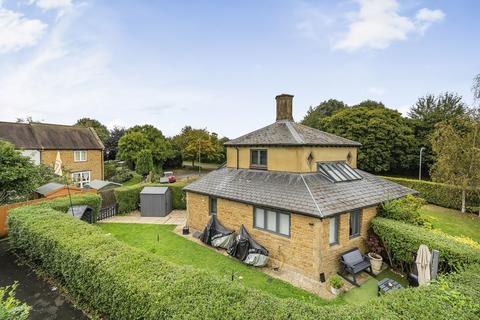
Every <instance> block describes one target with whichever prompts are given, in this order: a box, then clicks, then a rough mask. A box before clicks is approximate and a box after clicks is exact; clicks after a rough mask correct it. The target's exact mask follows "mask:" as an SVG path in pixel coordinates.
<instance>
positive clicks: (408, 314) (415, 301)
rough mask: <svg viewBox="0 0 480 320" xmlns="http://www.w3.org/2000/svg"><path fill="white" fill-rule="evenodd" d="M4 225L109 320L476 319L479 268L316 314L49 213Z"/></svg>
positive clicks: (29, 211) (23, 213)
mask: <svg viewBox="0 0 480 320" xmlns="http://www.w3.org/2000/svg"><path fill="white" fill-rule="evenodd" d="M396 223H398V222H396ZM8 225H9V230H10V242H11V245H12V248H14V249H15V250H17V252H19V253H22V254H24V256H25V257H27V258H30V260H31V261H35V262H36V263H37V266H38V267H39V268H40V269H41V270H42V271H44V272H46V273H47V274H48V275H49V276H51V277H53V278H54V279H56V281H57V282H59V284H60V285H62V286H63V287H64V288H65V290H66V291H67V292H68V293H69V294H70V296H71V297H72V298H73V299H74V300H75V302H76V303H77V304H79V305H81V306H83V307H85V308H88V309H89V310H92V311H93V312H96V315H97V316H98V317H105V318H108V319H166V318H168V319H198V318H201V319H414V318H417V319H476V318H477V316H478V313H479V312H480V307H479V304H478V299H477V298H478V296H479V295H480V266H478V265H477V266H471V267H469V269H467V270H466V271H464V272H463V273H459V274H454V275H451V276H449V277H447V278H442V279H441V280H440V281H439V282H438V283H437V282H434V283H432V284H431V285H429V286H424V287H421V288H415V289H404V290H397V291H394V292H392V293H391V294H388V295H386V296H384V297H382V298H378V299H374V300H372V301H371V302H369V303H368V304H365V305H362V306H353V305H344V306H338V305H334V306H324V307H321V306H316V305H313V304H310V303H305V302H300V301H297V300H294V299H280V298H276V297H273V296H270V295H268V294H265V293H263V292H259V291H257V290H254V289H249V288H245V287H244V286H242V285H241V284H240V283H238V282H230V281H229V280H227V279H225V278H219V277H216V276H214V275H213V274H211V273H208V272H207V271H200V270H195V269H193V268H191V267H180V266H176V265H173V264H170V263H168V262H165V261H163V260H162V258H161V257H159V256H156V255H154V254H152V253H149V252H145V251H143V250H141V249H137V248H133V247H130V246H128V245H126V244H124V243H122V242H120V241H118V240H116V239H115V238H113V237H112V236H111V235H108V234H105V233H103V231H102V230H101V229H99V228H98V227H96V226H92V225H89V224H86V223H82V222H81V221H79V220H77V219H74V218H72V217H70V216H68V215H64V214H61V213H58V212H56V211H55V210H53V209H51V208H45V207H35V208H32V207H22V208H17V209H15V210H12V212H11V213H10V215H9V217H8ZM52 225H54V226H55V228H52Z"/></svg>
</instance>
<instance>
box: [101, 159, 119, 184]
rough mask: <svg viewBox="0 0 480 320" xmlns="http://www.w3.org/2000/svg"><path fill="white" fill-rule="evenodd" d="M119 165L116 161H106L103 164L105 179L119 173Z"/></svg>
mask: <svg viewBox="0 0 480 320" xmlns="http://www.w3.org/2000/svg"><path fill="white" fill-rule="evenodd" d="M117 166H118V164H117V162H116V161H112V160H111V161H105V163H104V165H103V171H104V176H105V180H110V179H111V178H112V177H113V176H114V175H115V174H116V173H117Z"/></svg>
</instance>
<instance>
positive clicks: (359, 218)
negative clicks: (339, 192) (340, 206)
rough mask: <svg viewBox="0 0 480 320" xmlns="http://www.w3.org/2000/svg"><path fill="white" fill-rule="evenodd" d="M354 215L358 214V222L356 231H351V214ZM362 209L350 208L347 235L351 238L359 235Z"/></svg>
mask: <svg viewBox="0 0 480 320" xmlns="http://www.w3.org/2000/svg"><path fill="white" fill-rule="evenodd" d="M355 215H358V223H357V225H356V227H357V230H356V231H357V232H355V233H353V231H354V230H353V229H354V228H353V227H352V222H353V216H355ZM361 228H362V209H356V210H352V211H351V212H350V226H349V231H348V235H349V236H350V239H353V238H356V237H359V236H360V233H361V231H362V229H361Z"/></svg>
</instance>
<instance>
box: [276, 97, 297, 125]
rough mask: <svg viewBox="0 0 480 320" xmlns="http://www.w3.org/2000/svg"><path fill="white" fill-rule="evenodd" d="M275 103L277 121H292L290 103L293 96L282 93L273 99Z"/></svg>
mask: <svg viewBox="0 0 480 320" xmlns="http://www.w3.org/2000/svg"><path fill="white" fill-rule="evenodd" d="M275 100H276V101H277V121H279V120H290V121H293V115H292V101H293V95H291V94H285V93H282V94H280V95H278V96H276V97H275Z"/></svg>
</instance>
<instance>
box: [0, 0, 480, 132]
mask: <svg viewBox="0 0 480 320" xmlns="http://www.w3.org/2000/svg"><path fill="white" fill-rule="evenodd" d="M478 12H480V1H478V0H470V1H469V0H458V1H451V0H340V1H297V0H270V1H269V0H262V1H259V0H256V1H255V0H243V1H220V0H219V1H215V0H209V1H206V0H205V1H200V0H191V1H183V0H175V1H147V0H130V1H127V0H115V1H108V0H18V1H13V0H0V121H15V120H16V119H17V118H25V117H32V118H33V119H34V120H37V121H42V122H48V123H62V124H73V123H75V121H76V120H77V119H79V118H82V117H90V118H95V119H98V120H99V121H101V122H102V123H104V124H105V125H107V126H108V127H109V128H112V127H113V126H116V125H118V126H124V127H129V126H133V125H136V124H152V125H155V126H156V127H158V128H159V129H161V130H162V131H163V133H164V134H165V135H167V136H172V135H175V134H177V133H179V132H180V130H181V128H182V127H184V126H185V125H191V126H193V127H196V128H207V129H208V130H209V131H212V132H216V133H218V134H219V135H220V136H227V137H229V138H235V137H237V136H240V135H242V134H245V133H247V132H250V131H252V130H254V129H257V128H259V127H262V126H265V125H268V124H270V123H272V122H274V121H275V96H276V95H278V94H281V93H289V94H293V95H295V98H294V118H295V119H296V120H297V121H301V120H302V118H303V116H304V115H305V113H306V111H307V110H308V108H309V107H310V106H315V105H318V104H319V103H320V102H322V101H324V100H327V99H330V98H335V99H339V100H343V101H344V102H346V103H348V104H355V103H359V102H361V101H363V100H366V99H373V100H378V101H382V102H383V103H384V104H385V105H386V106H388V107H390V108H394V109H397V110H399V111H400V112H402V113H404V114H406V113H407V112H408V109H409V108H410V106H411V105H413V104H414V103H415V101H416V100H417V99H418V98H419V97H421V96H423V95H425V94H427V93H432V94H440V93H442V92H445V91H451V92H456V93H458V94H460V95H462V96H463V97H464V99H465V102H467V103H471V102H472V93H471V86H472V79H473V77H474V76H475V75H476V74H478V73H480V59H479V58H478V56H479V52H480V41H478V30H480V19H478Z"/></svg>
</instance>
